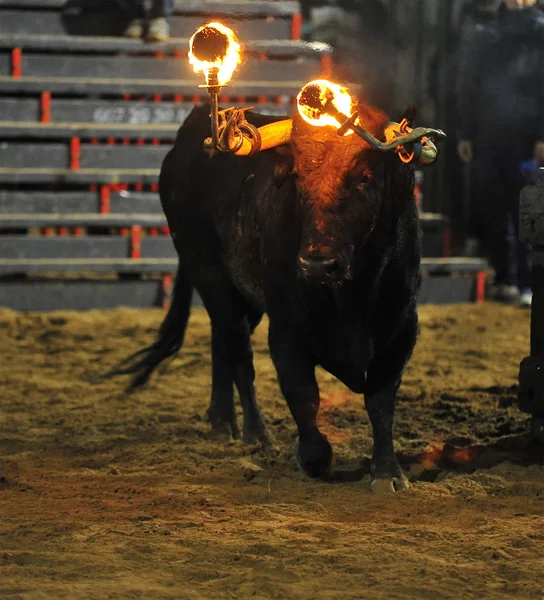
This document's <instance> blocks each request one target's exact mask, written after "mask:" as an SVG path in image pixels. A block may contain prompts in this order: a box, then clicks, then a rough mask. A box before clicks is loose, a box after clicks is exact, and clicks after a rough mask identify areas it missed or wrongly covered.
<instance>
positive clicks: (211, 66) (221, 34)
mask: <svg viewBox="0 0 544 600" xmlns="http://www.w3.org/2000/svg"><path fill="white" fill-rule="evenodd" d="M241 52H242V48H241V46H240V44H239V43H238V40H237V39H236V36H235V35H234V32H233V31H232V29H230V28H229V27H227V26H225V25H223V24H222V23H206V24H205V25H201V26H200V27H199V28H198V29H197V30H196V31H195V33H194V34H193V36H192V37H191V39H190V40H189V63H190V64H191V65H192V66H193V69H194V72H195V73H204V75H205V77H206V83H207V84H208V83H209V82H210V81H209V78H210V74H211V73H212V72H213V71H214V70H216V71H217V79H218V84H219V85H226V84H227V83H228V82H229V81H230V79H231V77H232V75H233V73H234V71H235V69H236V67H237V65H238V64H239V63H240V62H241V60H242V59H241Z"/></svg>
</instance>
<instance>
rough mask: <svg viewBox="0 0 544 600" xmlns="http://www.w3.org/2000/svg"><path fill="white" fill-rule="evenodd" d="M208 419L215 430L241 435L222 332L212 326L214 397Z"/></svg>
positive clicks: (236, 436)
mask: <svg viewBox="0 0 544 600" xmlns="http://www.w3.org/2000/svg"><path fill="white" fill-rule="evenodd" d="M208 419H209V421H210V424H211V426H212V429H213V430H214V431H217V432H219V433H226V434H232V437H233V438H235V439H236V438H239V437H240V431H239V429H238V423H237V422H236V410H235V408H234V384H233V381H232V377H231V372H230V367H229V364H228V360H227V352H226V348H224V347H223V344H222V342H221V334H220V332H219V331H218V329H217V328H214V327H213V326H212V397H211V400H210V406H209V408H208Z"/></svg>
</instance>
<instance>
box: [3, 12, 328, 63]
mask: <svg viewBox="0 0 544 600" xmlns="http://www.w3.org/2000/svg"><path fill="white" fill-rule="evenodd" d="M5 17H6V15H5V13H2V18H3V19H5ZM0 27H2V26H1V25H0ZM0 31H2V29H0ZM11 48H20V49H21V50H32V51H36V50H47V51H48V52H55V51H58V52H77V53H86V54H116V53H120V52H122V53H123V54H127V55H139V54H147V55H149V54H156V53H159V52H160V53H162V54H167V55H176V56H177V57H178V58H181V57H182V58H183V59H185V58H186V55H187V51H188V49H189V38H188V37H183V38H176V37H171V38H170V39H169V40H168V41H166V42H146V41H144V40H135V39H130V38H123V37H110V36H86V35H63V34H53V35H47V34H38V33H0V49H8V50H9V49H11ZM243 50H244V56H246V57H247V56H266V57H268V58H283V59H290V58H291V59H292V58H310V59H314V60H319V59H320V57H321V56H328V55H330V54H331V53H332V47H331V46H330V45H329V44H326V43H323V42H305V41H302V40H290V39H250V40H244V42H243Z"/></svg>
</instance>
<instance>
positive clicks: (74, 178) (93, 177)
mask: <svg viewBox="0 0 544 600" xmlns="http://www.w3.org/2000/svg"><path fill="white" fill-rule="evenodd" d="M158 179H159V169H158V168H157V169H126V168H118V169H108V168H81V169H78V170H72V169H66V168H39V167H21V168H3V167H0V183H5V184H51V183H56V184H59V185H60V184H91V185H93V184H117V183H136V184H146V185H147V184H154V183H157V181H158Z"/></svg>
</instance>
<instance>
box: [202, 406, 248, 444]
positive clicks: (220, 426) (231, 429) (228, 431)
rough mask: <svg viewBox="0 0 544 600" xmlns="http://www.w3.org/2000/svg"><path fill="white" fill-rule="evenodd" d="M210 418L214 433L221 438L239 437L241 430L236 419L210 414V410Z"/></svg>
mask: <svg viewBox="0 0 544 600" xmlns="http://www.w3.org/2000/svg"><path fill="white" fill-rule="evenodd" d="M208 420H209V422H210V424H211V426H212V434H213V435H215V436H217V437H219V438H223V437H225V438H227V439H235V440H237V439H239V438H240V430H239V429H238V424H237V423H236V419H224V418H218V417H215V416H212V415H210V412H209V411H208Z"/></svg>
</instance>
